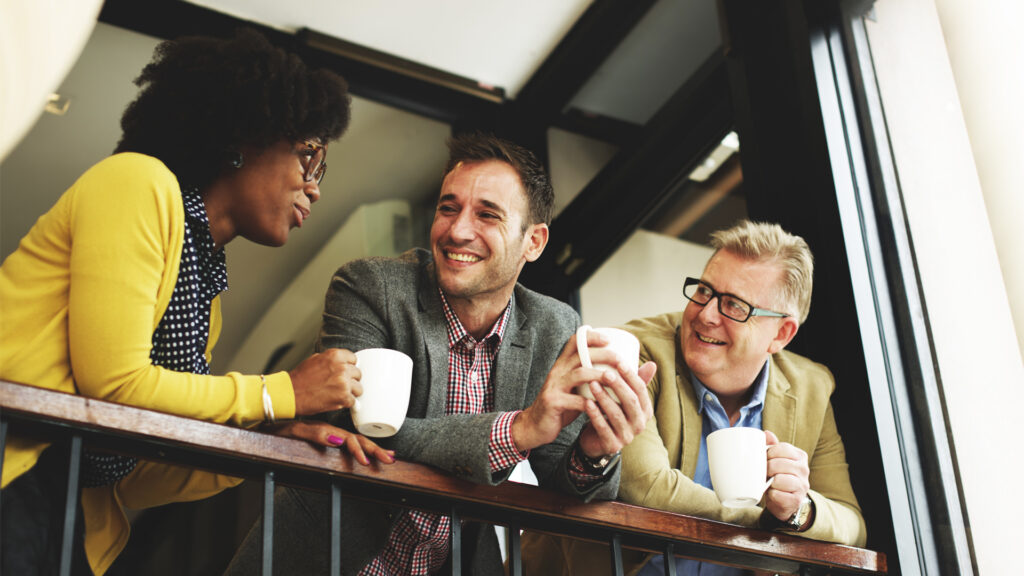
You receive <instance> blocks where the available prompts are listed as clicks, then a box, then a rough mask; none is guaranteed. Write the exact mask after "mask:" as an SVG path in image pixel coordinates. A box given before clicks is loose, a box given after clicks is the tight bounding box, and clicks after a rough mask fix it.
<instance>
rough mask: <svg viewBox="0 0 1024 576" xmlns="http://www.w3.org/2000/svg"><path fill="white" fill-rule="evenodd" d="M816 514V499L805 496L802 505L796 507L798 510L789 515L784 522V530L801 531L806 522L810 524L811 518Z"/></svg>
mask: <svg viewBox="0 0 1024 576" xmlns="http://www.w3.org/2000/svg"><path fill="white" fill-rule="evenodd" d="M813 515H814V501H813V500H811V499H810V498H809V497H807V496H804V500H803V502H801V503H800V507H799V508H797V509H796V512H795V513H793V515H792V516H790V517H789V520H786V521H785V522H784V523H783V526H782V530H787V531H793V532H799V531H800V529H801V528H803V527H804V525H805V524H809V520H811V517H812V516H813Z"/></svg>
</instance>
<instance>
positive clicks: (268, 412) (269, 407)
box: [260, 374, 276, 424]
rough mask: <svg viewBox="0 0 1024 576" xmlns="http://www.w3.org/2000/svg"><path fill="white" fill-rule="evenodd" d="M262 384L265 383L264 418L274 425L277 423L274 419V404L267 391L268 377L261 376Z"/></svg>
mask: <svg viewBox="0 0 1024 576" xmlns="http://www.w3.org/2000/svg"><path fill="white" fill-rule="evenodd" d="M260 382H263V418H264V419H265V420H268V421H269V422H270V423H271V424H273V423H274V422H276V420H275V419H274V402H273V401H272V400H271V399H270V392H269V391H268V390H267V377H266V376H264V375H263V374H260Z"/></svg>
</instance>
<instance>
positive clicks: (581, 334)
mask: <svg viewBox="0 0 1024 576" xmlns="http://www.w3.org/2000/svg"><path fill="white" fill-rule="evenodd" d="M590 330H591V327H590V326H588V325H587V324H584V325H583V326H580V327H579V328H577V329H576V350H577V351H578V352H579V355H580V362H582V363H583V367H584V368H593V367H594V364H593V363H592V362H591V361H590V348H588V347H587V332H589V331H590Z"/></svg>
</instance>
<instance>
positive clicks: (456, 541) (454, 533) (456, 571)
mask: <svg viewBox="0 0 1024 576" xmlns="http://www.w3.org/2000/svg"><path fill="white" fill-rule="evenodd" d="M449 518H450V519H451V523H452V530H451V534H450V536H449V537H450V538H451V540H450V541H449V542H450V546H449V548H450V549H451V554H452V576H462V519H461V518H459V511H458V509H457V508H456V507H455V506H452V512H451V515H450V516H449Z"/></svg>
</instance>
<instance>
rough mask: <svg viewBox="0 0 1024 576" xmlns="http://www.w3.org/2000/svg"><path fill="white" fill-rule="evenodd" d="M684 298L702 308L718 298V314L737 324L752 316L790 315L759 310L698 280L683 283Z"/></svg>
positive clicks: (782, 316)
mask: <svg viewBox="0 0 1024 576" xmlns="http://www.w3.org/2000/svg"><path fill="white" fill-rule="evenodd" d="M683 296H686V298H687V299H688V300H689V301H690V302H693V303H695V304H700V305H701V306H706V305H707V303H708V302H711V300H712V299H714V298H718V313H719V314H721V315H722V316H725V317H726V318H728V319H730V320H734V321H736V322H746V321H747V320H750V317H751V316H770V317H772V318H788V317H789V314H783V313H782V312H772V311H771V310H765V309H764V308H758V307H757V306H754V305H753V304H750V303H749V302H747V301H746V300H744V299H742V298H740V297H738V296H733V295H732V294H724V293H722V292H719V291H718V290H715V289H714V288H712V287H711V285H710V284H708V283H707V282H704V281H701V280H697V279H696V278H687V279H686V281H685V282H683Z"/></svg>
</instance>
